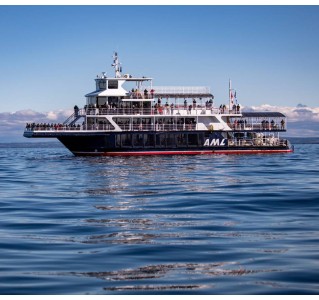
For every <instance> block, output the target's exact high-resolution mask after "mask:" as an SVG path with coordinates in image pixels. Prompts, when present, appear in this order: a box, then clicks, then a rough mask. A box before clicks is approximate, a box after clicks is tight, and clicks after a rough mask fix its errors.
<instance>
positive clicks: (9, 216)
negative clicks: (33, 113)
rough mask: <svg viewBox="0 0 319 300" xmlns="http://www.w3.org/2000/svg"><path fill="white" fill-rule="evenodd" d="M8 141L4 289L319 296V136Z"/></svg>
mask: <svg viewBox="0 0 319 300" xmlns="http://www.w3.org/2000/svg"><path fill="white" fill-rule="evenodd" d="M32 145H33V146H32V147H30V146H26V145H10V144H7V145H4V144H2V145H1V147H0V253H1V256H0V294H115V295H118V294H319V144H295V152H294V153H292V154H273V155H233V156H231V155H229V156H226V155H218V156H171V157H170V156H163V157H113V158H108V157H103V158H96V157H86V158H81V157H75V156H73V155H72V154H71V153H70V152H69V151H68V150H66V149H65V148H63V147H60V146H59V145H58V144H53V146H50V147H48V146H45V145H44V144H41V143H39V144H36V145H38V146H36V147H35V146H34V145H35V144H32Z"/></svg>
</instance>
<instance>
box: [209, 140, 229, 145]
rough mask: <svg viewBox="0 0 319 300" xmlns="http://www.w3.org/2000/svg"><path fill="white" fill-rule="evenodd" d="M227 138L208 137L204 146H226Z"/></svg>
mask: <svg viewBox="0 0 319 300" xmlns="http://www.w3.org/2000/svg"><path fill="white" fill-rule="evenodd" d="M225 141H226V139H222V140H220V139H212V140H211V141H210V140H209V139H207V140H206V141H205V143H204V146H226V144H225Z"/></svg>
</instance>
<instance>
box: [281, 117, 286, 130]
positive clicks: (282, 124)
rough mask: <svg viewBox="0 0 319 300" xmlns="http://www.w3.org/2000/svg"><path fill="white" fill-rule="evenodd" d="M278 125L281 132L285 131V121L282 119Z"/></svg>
mask: <svg viewBox="0 0 319 300" xmlns="http://www.w3.org/2000/svg"><path fill="white" fill-rule="evenodd" d="M280 124H281V130H284V129H285V120H284V119H282V120H281V121H280Z"/></svg>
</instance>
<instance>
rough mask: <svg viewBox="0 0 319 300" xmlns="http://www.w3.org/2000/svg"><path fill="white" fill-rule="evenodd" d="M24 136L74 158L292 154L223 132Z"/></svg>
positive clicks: (284, 146) (288, 148)
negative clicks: (53, 143) (53, 142)
mask: <svg viewBox="0 0 319 300" xmlns="http://www.w3.org/2000/svg"><path fill="white" fill-rule="evenodd" d="M25 136H27V137H39V138H40V137H52V138H53V137H55V138H58V139H59V141H60V142H61V143H62V144H63V145H64V146H65V147H66V148H68V149H69V150H70V151H71V152H72V153H73V154H74V155H77V156H83V155H90V156H120V155H121V156H134V155H197V154H255V153H284V152H293V148H292V147H291V146H290V145H289V142H288V141H286V143H282V144H280V145H264V146H258V145H254V144H251V145H247V144H246V145H234V144H232V143H230V142H228V139H227V133H225V132H219V131H214V132H208V131H174V132H167V131H163V132H161V131H151V132H150V131H142V132H141V131H133V132H132V131H130V132H112V133H110V132H81V131H79V132H74V131H73V132H57V131H55V132H42V133H41V132H36V131H35V132H32V133H27V134H25Z"/></svg>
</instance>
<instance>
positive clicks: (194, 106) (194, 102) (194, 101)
mask: <svg viewBox="0 0 319 300" xmlns="http://www.w3.org/2000/svg"><path fill="white" fill-rule="evenodd" d="M195 108H196V99H195V98H194V99H193V109H195Z"/></svg>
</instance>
